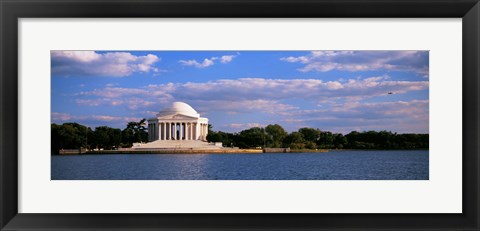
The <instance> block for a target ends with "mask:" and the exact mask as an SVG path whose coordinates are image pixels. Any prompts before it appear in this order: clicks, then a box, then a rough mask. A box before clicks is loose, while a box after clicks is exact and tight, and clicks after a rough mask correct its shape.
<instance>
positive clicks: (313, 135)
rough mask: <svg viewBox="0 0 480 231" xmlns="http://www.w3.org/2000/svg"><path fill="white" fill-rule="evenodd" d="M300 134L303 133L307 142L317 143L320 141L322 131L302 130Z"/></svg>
mask: <svg viewBox="0 0 480 231" xmlns="http://www.w3.org/2000/svg"><path fill="white" fill-rule="evenodd" d="M298 132H300V133H302V135H303V138H304V139H305V140H306V141H312V142H315V143H316V142H317V141H318V140H319V139H320V135H321V133H322V132H321V131H320V130H318V129H314V128H300V129H298Z"/></svg>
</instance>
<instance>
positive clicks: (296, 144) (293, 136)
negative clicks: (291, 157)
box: [284, 132, 305, 149]
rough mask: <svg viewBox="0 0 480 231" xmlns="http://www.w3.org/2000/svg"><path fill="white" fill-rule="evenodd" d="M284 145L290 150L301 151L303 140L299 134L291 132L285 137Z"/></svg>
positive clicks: (303, 146) (303, 144)
mask: <svg viewBox="0 0 480 231" xmlns="http://www.w3.org/2000/svg"><path fill="white" fill-rule="evenodd" d="M284 143H285V144H284V145H285V146H287V147H290V148H291V149H303V148H305V138H304V137H303V134H302V133H300V132H292V133H290V134H288V136H287V137H285V141H284Z"/></svg>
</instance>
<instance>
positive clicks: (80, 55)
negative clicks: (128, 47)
mask: <svg viewBox="0 0 480 231" xmlns="http://www.w3.org/2000/svg"><path fill="white" fill-rule="evenodd" d="M51 61H52V74H53V75H54V76H105V77H125V76H129V75H131V74H132V73H135V72H144V73H148V72H154V73H156V72H158V70H159V69H158V68H156V67H155V66H154V64H155V63H156V62H158V61H160V58H159V57H157V56H156V55H152V54H148V55H145V56H136V55H133V54H131V53H129V52H107V53H97V52H95V51H52V52H51Z"/></svg>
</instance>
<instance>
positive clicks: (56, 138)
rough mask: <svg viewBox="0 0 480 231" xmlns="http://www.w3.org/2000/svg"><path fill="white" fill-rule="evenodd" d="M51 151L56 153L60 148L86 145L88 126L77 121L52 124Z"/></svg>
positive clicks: (77, 147) (74, 147) (89, 131)
mask: <svg viewBox="0 0 480 231" xmlns="http://www.w3.org/2000/svg"><path fill="white" fill-rule="evenodd" d="M50 128H51V152H52V154H58V152H59V150H60V149H79V148H82V147H87V136H88V133H91V130H90V128H87V127H86V126H83V125H81V124H78V123H64V124H62V125H57V124H52V125H51V126H50Z"/></svg>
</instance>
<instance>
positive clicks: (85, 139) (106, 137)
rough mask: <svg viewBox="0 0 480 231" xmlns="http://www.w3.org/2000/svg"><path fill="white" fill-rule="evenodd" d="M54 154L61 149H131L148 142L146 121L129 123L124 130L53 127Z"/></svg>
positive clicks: (67, 126) (80, 126) (66, 124)
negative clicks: (133, 145)
mask: <svg viewBox="0 0 480 231" xmlns="http://www.w3.org/2000/svg"><path fill="white" fill-rule="evenodd" d="M51 132H52V140H51V142H52V143H51V151H52V154H58V152H59V150H61V149H80V148H85V149H89V150H90V149H105V150H111V149H116V148H118V147H131V146H132V144H133V143H136V142H147V141H148V133H147V131H146V128H145V119H142V120H141V121H139V122H129V123H128V124H127V127H126V128H125V129H123V130H121V129H118V128H111V127H107V126H100V127H96V128H95V130H92V129H91V128H89V127H86V126H83V125H81V124H78V123H64V124H62V125H58V124H52V125H51Z"/></svg>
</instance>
